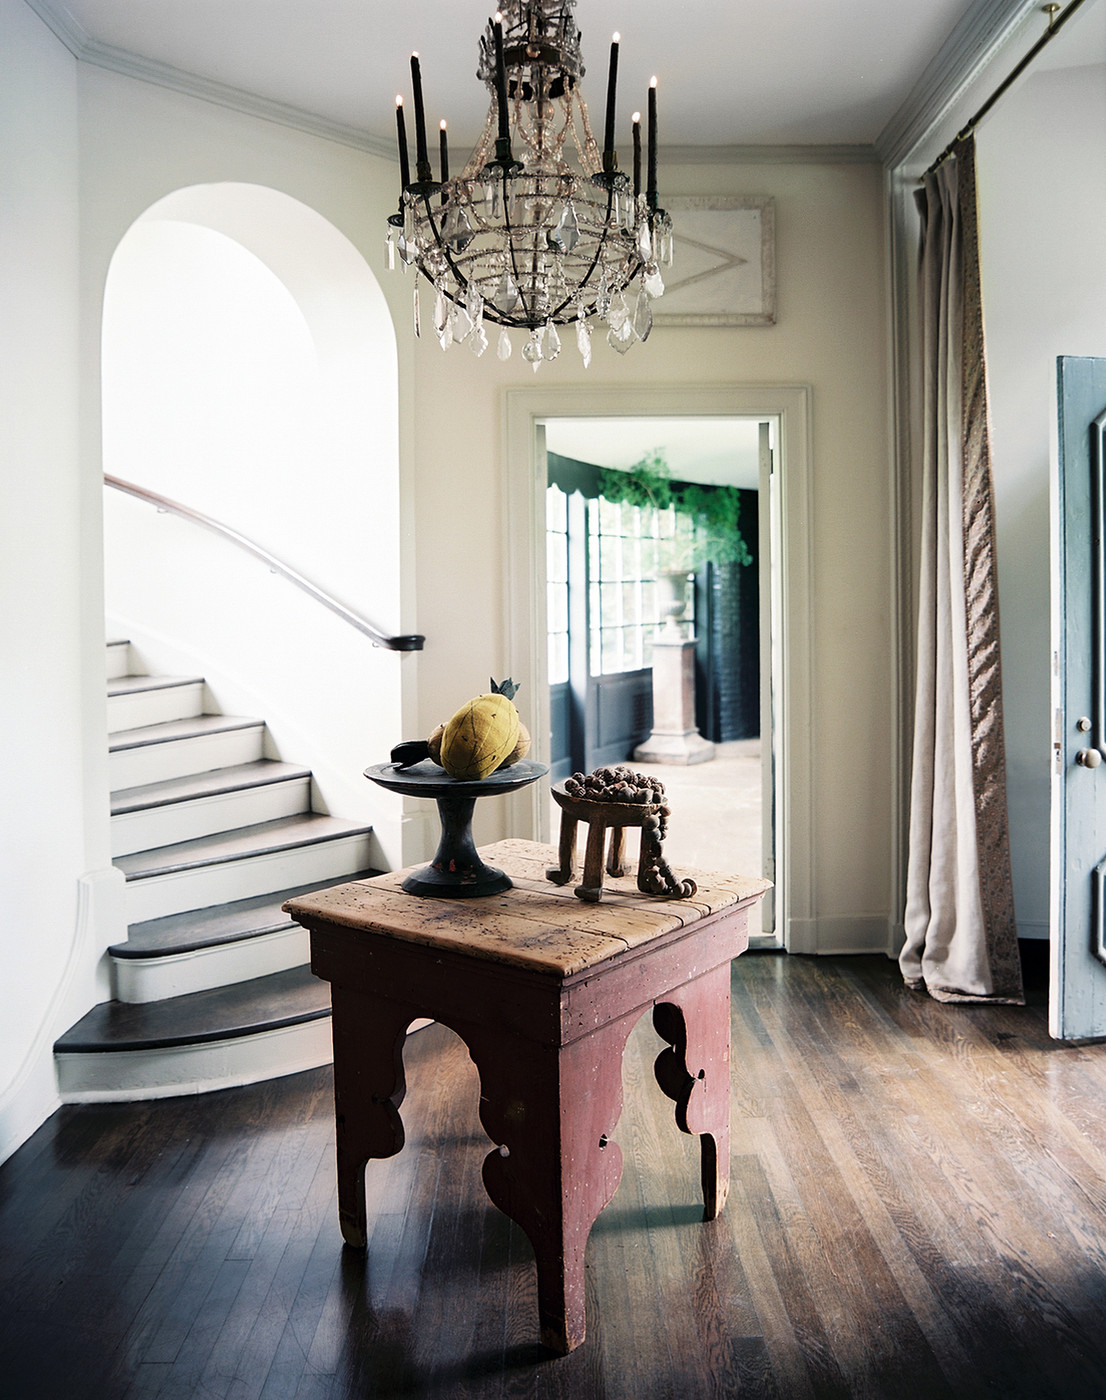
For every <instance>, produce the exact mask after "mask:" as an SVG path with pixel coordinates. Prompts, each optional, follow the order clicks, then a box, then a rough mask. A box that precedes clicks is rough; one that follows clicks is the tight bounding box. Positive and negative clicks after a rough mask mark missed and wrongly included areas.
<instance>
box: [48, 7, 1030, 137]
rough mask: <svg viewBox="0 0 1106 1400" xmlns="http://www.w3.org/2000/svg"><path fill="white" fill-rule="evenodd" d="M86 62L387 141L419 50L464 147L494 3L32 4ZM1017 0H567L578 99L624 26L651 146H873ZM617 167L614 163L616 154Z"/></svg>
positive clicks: (431, 111)
mask: <svg viewBox="0 0 1106 1400" xmlns="http://www.w3.org/2000/svg"><path fill="white" fill-rule="evenodd" d="M30 3H31V4H32V6H33V8H34V9H35V10H37V11H38V12H39V14H41V15H43V17H44V18H46V19H47V21H48V22H49V23H51V26H52V27H53V28H54V29H55V30H56V31H57V32H59V33H61V34H62V37H63V38H66V39H67V42H69V43H70V47H72V48H73V49H74V51H75V52H77V53H78V55H79V56H80V57H82V58H86V59H89V60H91V61H93V62H102V63H105V64H106V66H108V67H121V68H123V70H124V71H127V68H128V64H130V65H131V69H132V71H135V68H134V65H136V64H137V70H136V71H138V72H139V73H140V74H141V73H142V71H143V66H145V68H146V70H147V72H148V71H149V70H150V68H151V67H152V68H153V69H154V70H155V71H154V73H153V76H155V77H156V76H157V73H158V72H160V73H161V74H162V75H163V76H170V75H172V74H183V75H190V76H192V77H194V78H197V79H199V80H201V81H202V82H206V83H208V84H214V85H216V86H217V87H222V88H227V89H234V90H237V91H239V92H242V93H245V94H248V95H250V96H251V97H253V98H256V99H261V100H263V101H267V102H270V103H277V104H282V105H285V106H290V107H292V108H296V109H298V110H299V111H301V112H305V113H309V114H312V115H313V116H314V117H316V118H318V119H319V120H320V121H322V122H328V123H331V124H333V125H334V126H335V127H337V128H343V129H346V130H349V131H352V132H358V133H361V134H362V135H363V136H364V137H366V138H367V139H368V141H369V143H370V144H377V143H379V145H380V146H381V147H382V148H383V147H384V146H385V145H386V146H387V147H388V148H390V145H391V141H392V135H393V125H394V103H395V95H396V93H397V92H401V91H402V92H407V91H409V87H410V70H409V61H410V54H411V51H412V49H417V50H418V51H419V53H420V56H421V63H422V70H423V82H424V88H425V93H426V102H427V116H428V119H429V120H431V121H432V123H433V124H435V125H436V123H437V121H438V119H439V117H446V118H447V119H448V120H449V124H450V130H451V132H452V133H454V134H455V141H456V142H457V144H458V147H459V148H460V147H461V146H463V145H464V144H465V143H466V142H467V143H469V144H471V143H472V141H473V140H474V139H475V137H476V135H477V133H478V132H479V129H480V127H481V126H482V123H483V118H484V114H485V112H486V110H487V106H488V95H487V93H486V91H485V89H484V88H483V86H482V84H481V83H480V82H479V80H478V79H477V78H476V53H477V40H478V36H479V34H480V32H481V30H482V28H483V26H484V24H485V22H486V20H487V16H488V13H489V11H490V4H489V0H483V3H481V0H436V3H435V2H434V0H431V3H428V4H424V5H421V6H418V5H413V4H410V3H402V0H400V3H388V2H387V0H30ZM996 8H998V9H1003V8H1004V9H1005V10H1008V11H1017V10H1018V9H1019V4H1018V0H1010V2H1009V4H1006V5H1005V6H1004V4H1003V0H841V2H840V3H837V4H830V3H828V0H776V2H775V3H772V4H749V3H746V4H735V3H734V0H682V3H678V4H674V3H673V2H672V0H578V3H577V7H576V19H577V23H578V25H579V27H580V29H581V30H582V32H583V52H584V62H585V64H586V65H590V68H589V72H588V74H587V76H586V77H585V80H584V84H583V91H584V95H585V97H586V98H588V99H589V101H590V103H591V106H592V109H593V112H594V111H595V110H596V109H600V110H601V104H602V101H603V94H604V92H605V87H606V54H607V46H608V44H609V42H610V36H611V34H612V32H613V31H614V30H618V31H620V33H621V49H620V57H619V97H620V100H619V113H620V127H621V131H622V133H624V134H622V135H620V137H619V142H620V144H622V145H624V146H625V145H628V144H629V118H630V114H631V112H632V111H633V110H634V109H636V108H637V109H644V107H645V96H646V91H647V88H648V84H649V79H650V76H651V75H652V74H656V75H657V76H658V79H659V86H658V94H659V97H658V107H659V113H660V140H661V145H662V147H664V146H669V147H682V148H688V147H693V148H698V147H710V146H734V145H740V146H747V145H784V146H788V145H798V146H811V145H828V146H834V145H848V146H861V147H865V146H866V147H872V146H873V145H874V144H875V143H876V142H877V141H878V139H879V137H880V135H881V133H882V132H883V131H884V130H885V128H886V127H887V125H888V123H889V122H891V120H892V119H893V118H894V117H895V115H896V113H897V112H898V111H899V109H900V108H901V107H902V105H903V103H904V101H905V100H906V98H907V97H908V95H909V94H910V93H911V90H912V89H913V88H914V86H915V84H916V83H917V82H918V81H919V79H920V78H921V77H922V74H923V73H924V72H925V70H926V68H927V66H928V65H930V64H931V62H932V61H933V60H934V58H935V56H936V55H937V54H938V51H939V50H940V49H941V46H942V44H943V43H944V41H945V40H946V39H947V38H948V37H949V35H950V34H951V32H952V31H953V29H954V28H955V26H956V25H957V23H958V22H959V21H961V20H962V19H963V18H964V16H965V15H966V14H967V12H968V11H969V10H977V11H981V10H984V9H986V10H987V11H988V12H994V11H995V10H996ZM623 163H624V164H625V161H624V162H623Z"/></svg>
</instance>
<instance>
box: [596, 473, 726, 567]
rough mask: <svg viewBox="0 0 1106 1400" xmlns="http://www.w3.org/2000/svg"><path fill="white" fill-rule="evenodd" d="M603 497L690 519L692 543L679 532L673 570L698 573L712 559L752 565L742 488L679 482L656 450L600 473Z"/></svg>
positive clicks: (600, 490) (719, 561)
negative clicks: (627, 465)
mask: <svg viewBox="0 0 1106 1400" xmlns="http://www.w3.org/2000/svg"><path fill="white" fill-rule="evenodd" d="M599 493H600V495H602V496H604V497H605V498H606V499H607V500H608V501H612V502H622V503H623V504H625V505H631V506H644V507H650V506H651V507H654V508H655V509H656V510H668V509H669V508H670V507H671V508H673V509H675V510H676V512H677V513H678V514H680V515H683V516H685V517H687V519H689V520H690V521H691V522H692V524H693V526H694V531H693V533H692V535H691V538H690V540H688V539H687V537H686V536H685V535H683V532H678V534H677V536H676V538H675V539H673V540H672V542H671V543H672V545H673V547H674V548H673V550H672V551H671V553H672V558H671V560H670V561H669V562H668V564H667V567H669V568H672V569H676V570H681V569H684V568H686V569H689V570H690V569H694V568H697V567H698V566H699V565H700V564H702V563H703V562H704V561H706V560H707V559H709V560H711V561H712V562H713V563H715V564H751V563H752V562H753V556H752V555H751V554H750V553H749V547H748V545H747V544H746V543H745V538H744V536H743V535H742V533H741V526H740V524H739V516H740V513H741V492H740V491H739V490H738V489H737V487H736V486H701V485H699V484H698V483H697V482H693V481H673V480H672V478H671V475H670V474H669V470H668V464H667V462H666V461H665V457H664V453H663V452H662V451H660V450H659V449H654V451H652V452H651V453H649V454H648V455H647V456H645V457H643V458H642V459H641V461H640V462H637V463H636V464H635V465H634V466H632V467H631V468H630V470H629V471H616V470H614V469H613V468H607V467H603V468H600V471H599Z"/></svg>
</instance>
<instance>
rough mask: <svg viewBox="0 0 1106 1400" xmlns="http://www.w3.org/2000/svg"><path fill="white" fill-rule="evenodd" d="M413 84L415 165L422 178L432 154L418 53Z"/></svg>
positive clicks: (412, 59) (413, 61) (415, 60)
mask: <svg viewBox="0 0 1106 1400" xmlns="http://www.w3.org/2000/svg"><path fill="white" fill-rule="evenodd" d="M411 86H412V88H413V89H414V95H415V165H416V167H417V168H418V172H419V179H420V180H421V179H422V178H423V170H422V167H423V166H426V165H429V164H430V156H429V154H428V153H427V149H426V113H425V112H424V111H423V106H422V70H421V69H420V68H419V56H418V54H417V53H413V54H412V55H411Z"/></svg>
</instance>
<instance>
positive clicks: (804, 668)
mask: <svg viewBox="0 0 1106 1400" xmlns="http://www.w3.org/2000/svg"><path fill="white" fill-rule="evenodd" d="M503 411H504V433H503V440H504V460H503V477H504V494H505V500H506V520H505V525H506V533H507V558H506V579H505V581H504V582H505V587H504V609H505V613H504V619H503V625H504V636H505V637H506V642H507V656H508V659H509V664H510V668H511V674H512V676H513V678H514V679H515V680H516V681H519V682H521V684H522V685H524V686H525V691H524V692H523V693H524V694H525V696H526V697H527V702H526V703H527V708H528V709H529V712H530V714H531V715H532V716H533V721H534V723H533V726H532V729H533V736H534V757H535V758H536V759H538V760H540V761H542V762H547V761H548V757H549V755H548V752H547V750H548V747H549V737H548V736H549V685H548V659H547V653H546V588H545V577H546V572H545V491H546V481H545V473H544V471H543V470H542V468H543V466H544V460H545V459H544V454H542V453H539V450H538V431H539V426H540V424H541V423H542V422H543V421H544V420H545V419H547V418H619V417H622V418H758V419H772V420H774V421H775V422H776V423H777V424H778V425H779V436H778V444H777V448H778V462H777V464H776V471H777V473H778V474H779V493H780V534H781V540H780V555H781V557H780V559H779V578H780V635H779V637H778V639H776V640H777V641H778V645H779V652H780V694H779V697H778V712H777V715H776V729H777V733H778V734H779V736H780V739H781V743H780V753H779V754H778V756H777V767H776V802H777V804H778V817H777V828H776V829H777V833H778V837H779V839H778V840H777V850H776V878H777V886H776V929H777V934H778V936H779V937H780V939H781V941H782V942H783V945H784V947H785V948H787V950H788V951H789V952H793V953H812V952H816V951H817V949H816V948H815V947H814V946H813V945H812V938H813V934H814V929H815V920H814V910H813V872H814V823H813V819H812V810H813V803H812V794H813V782H812V779H813V774H814V771H815V769H814V734H813V725H812V724H811V722H810V715H811V670H812V660H811V659H812V654H813V629H812V612H811V607H810V599H811V582H812V567H811V537H810V524H811V494H812V482H811V469H810V468H811V460H812V450H811V443H812V439H811V433H812V421H811V391H810V387H809V385H805V384H758V385H739V386H732V387H724V386H714V387H711V386H698V387H692V388H687V387H677V386H664V385H657V386H649V387H647V388H626V387H621V386H618V385H599V386H596V387H595V388H590V387H584V388H581V387H579V386H576V385H564V386H560V385H551V386H549V387H544V388H543V387H541V386H536V387H533V388H527V389H508V390H506V391H505V392H504V400H503ZM511 801H512V802H513V803H515V804H516V805H515V807H514V809H513V811H512V819H513V821H512V829H514V830H517V831H520V832H521V831H529V832H530V833H531V835H532V836H533V837H535V838H536V839H548V830H549V814H548V803H547V802H546V801H545V800H544V786H543V785H535V786H534V787H531V788H530V789H528V790H527V791H526V792H524V793H520V794H518V795H517V796H516V797H515V798H513V799H511Z"/></svg>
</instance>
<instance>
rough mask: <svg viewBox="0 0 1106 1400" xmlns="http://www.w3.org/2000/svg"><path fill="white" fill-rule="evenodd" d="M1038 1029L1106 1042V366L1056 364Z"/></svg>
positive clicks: (1078, 360) (1096, 362)
mask: <svg viewBox="0 0 1106 1400" xmlns="http://www.w3.org/2000/svg"><path fill="white" fill-rule="evenodd" d="M1058 368H1059V399H1060V405H1059V446H1060V470H1059V482H1058V488H1059V489H1058V494H1057V501H1058V509H1057V518H1056V526H1057V535H1058V539H1057V544H1058V548H1057V561H1056V562H1057V571H1056V576H1055V578H1056V582H1055V589H1056V593H1055V597H1054V600H1053V601H1054V606H1053V617H1054V623H1053V625H1054V632H1055V635H1054V645H1053V651H1054V684H1055V725H1056V730H1055V734H1054V736H1053V737H1054V749H1053V768H1054V771H1053V846H1052V852H1053V854H1052V861H1053V875H1052V887H1053V911H1052V925H1053V926H1052V972H1051V977H1050V987H1049V1003H1050V1004H1049V1029H1050V1030H1051V1032H1052V1034H1053V1035H1054V1036H1056V1037H1057V1038H1058V1039H1061V1040H1082V1039H1091V1038H1098V1037H1106V898H1104V895H1106V761H1104V760H1106V630H1104V629H1106V607H1104V604H1106V560H1104V558H1103V540H1104V528H1103V526H1104V511H1106V489H1104V488H1106V480H1104V473H1106V359H1090V358H1085V357H1062V358H1061V359H1060V361H1059V366H1058Z"/></svg>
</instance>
